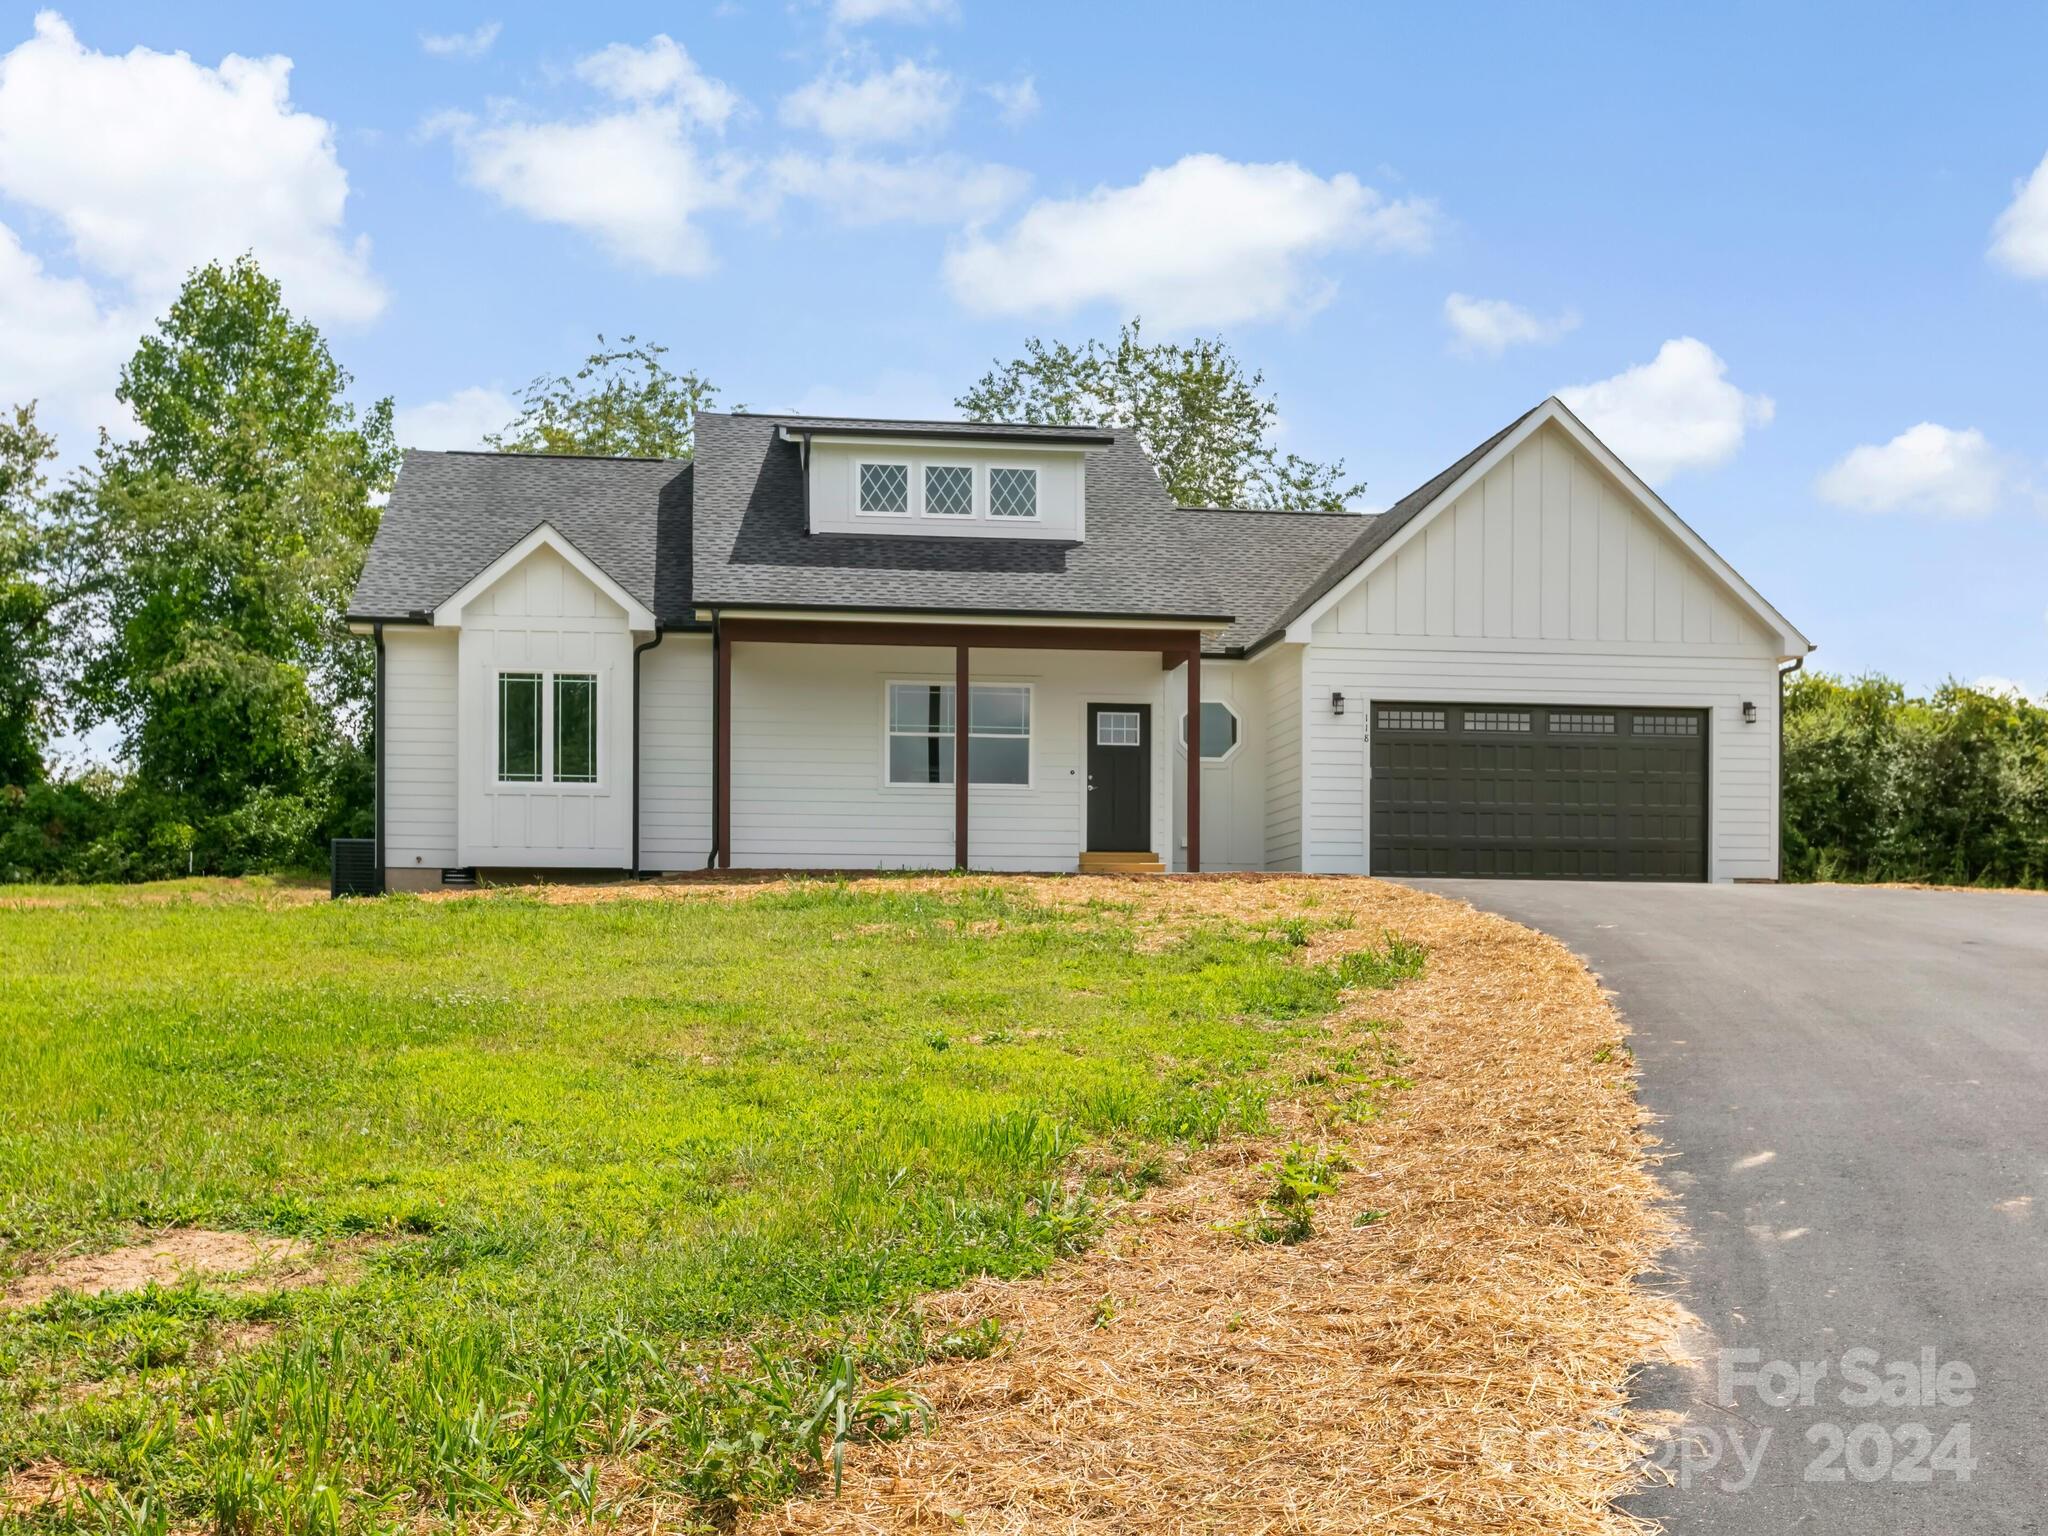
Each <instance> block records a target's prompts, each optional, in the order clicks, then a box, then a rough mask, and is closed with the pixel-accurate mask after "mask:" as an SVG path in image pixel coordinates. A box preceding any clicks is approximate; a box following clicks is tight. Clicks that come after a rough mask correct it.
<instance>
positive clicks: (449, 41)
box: [420, 21, 504, 59]
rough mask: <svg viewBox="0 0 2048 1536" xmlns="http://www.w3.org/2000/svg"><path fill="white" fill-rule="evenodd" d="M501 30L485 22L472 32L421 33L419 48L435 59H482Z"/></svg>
mask: <svg viewBox="0 0 2048 1536" xmlns="http://www.w3.org/2000/svg"><path fill="white" fill-rule="evenodd" d="M503 30H504V28H503V27H501V26H500V25H499V24H498V23H497V22H495V21H487V22H485V23H484V24H483V25H482V26H480V27H478V28H477V29H476V30H475V31H473V32H422V33H421V34H420V47H422V48H424V49H425V50H426V51H427V52H428V53H431V54H433V55H434V56H435V57H436V58H442V59H477V58H482V57H483V56H484V55H485V54H486V53H488V52H490V49H491V44H493V43H495V42H496V41H497V40H498V34H499V33H500V32H502V31H503Z"/></svg>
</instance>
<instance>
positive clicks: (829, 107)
mask: <svg viewBox="0 0 2048 1536" xmlns="http://www.w3.org/2000/svg"><path fill="white" fill-rule="evenodd" d="M959 102H960V92H959V88H958V87H957V86H955V85H954V83H953V77H952V76H951V75H949V74H947V73H946V71H944V70H943V69H927V68H925V67H924V66H923V65H921V64H917V63H914V62H913V61H911V60H909V59H903V60H901V61H899V62H898V64H897V65H896V67H895V68H894V69H892V70H889V71H888V72H887V73H883V72H882V71H880V70H875V71H872V72H871V73H869V74H867V75H866V76H864V77H862V78H861V79H858V80H855V79H852V78H850V77H848V76H847V75H845V74H842V73H840V72H838V71H837V70H828V71H827V72H826V73H824V74H822V75H820V76H819V77H818V78H817V79H815V80H813V81H811V82H810V83H809V84H807V85H804V86H802V87H800V88H799V89H797V90H795V91H792V92H791V93H790V94H789V95H787V96H785V97H784V98H783V99H782V120H783V121H784V122H785V123H787V124H789V125H790V126H791V127H792V128H814V129H816V130H817V131H818V132H819V133H822V134H823V135H825V137H826V138H828V139H834V140H837V141H838V142H840V143H849V144H851V143H871V144H901V143H905V142H907V141H909V140H911V139H921V138H928V137H930V136H932V135H934V134H937V133H940V132H943V131H944V129H945V127H946V124H947V123H948V122H950V121H951V120H952V117H953V109H954V108H955V107H956V106H958V105H959Z"/></svg>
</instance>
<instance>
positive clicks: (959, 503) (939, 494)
mask: <svg viewBox="0 0 2048 1536" xmlns="http://www.w3.org/2000/svg"><path fill="white" fill-rule="evenodd" d="M924 515H925V516H926V517H972V516H974V466H973V465H972V464H927V465H925V467H924Z"/></svg>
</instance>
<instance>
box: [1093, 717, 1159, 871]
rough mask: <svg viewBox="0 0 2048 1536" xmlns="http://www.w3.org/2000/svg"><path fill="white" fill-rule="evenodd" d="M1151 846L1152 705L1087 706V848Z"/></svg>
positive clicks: (1113, 850) (1103, 850) (1125, 849)
mask: <svg viewBox="0 0 2048 1536" xmlns="http://www.w3.org/2000/svg"><path fill="white" fill-rule="evenodd" d="M1151 846H1152V707H1151V706H1150V705H1149V704H1090V705H1089V706H1088V851H1089V852H1090V853H1138V852H1143V851H1146V850H1149V849H1150V848H1151Z"/></svg>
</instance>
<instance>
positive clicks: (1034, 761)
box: [881, 677, 1038, 795]
mask: <svg viewBox="0 0 2048 1536" xmlns="http://www.w3.org/2000/svg"><path fill="white" fill-rule="evenodd" d="M952 686H953V679H952V678H950V677H887V678H884V679H883V680H882V762H881V781H882V788H883V789H885V790H890V791H895V792H898V793H903V794H913V795H914V794H921V793H922V794H930V793H933V792H941V793H944V794H946V795H951V794H952V793H953V783H952V780H950V779H946V780H942V781H940V782H939V783H936V784H934V783H930V782H927V781H925V780H921V779H920V780H918V781H916V782H914V783H913V782H905V781H903V780H900V779H895V778H891V777H890V774H889V769H890V762H889V742H890V741H891V739H893V738H894V737H896V736H898V735H903V736H917V737H928V736H930V735H931V734H932V733H931V732H929V731H900V732H899V731H896V730H893V729H891V727H890V720H889V698H890V695H891V694H892V693H893V692H894V691H895V690H896V689H897V688H899V687H901V688H951V687H952ZM976 688H1021V689H1022V690H1023V691H1024V700H1025V704H1024V707H1025V711H1026V716H1025V718H1026V719H1027V721H1028V722H1029V724H1028V727H1027V729H1026V730H1025V733H1024V736H1023V741H1024V743H1025V751H1024V782H1023V783H1021V784H982V783H978V782H976V781H974V780H972V779H970V780H969V781H968V789H969V791H970V792H971V793H972V794H976V795H986V794H998V795H1001V794H1011V795H1014V794H1021V793H1024V792H1026V791H1029V790H1033V789H1036V788H1037V787H1038V685H1037V684H1036V683H1034V682H1028V681H1025V680H1023V679H1021V678H1009V677H984V678H981V679H979V680H970V681H969V683H968V702H969V708H970V710H971V709H972V705H973V691H974V690H975V689H976ZM970 718H971V715H970ZM953 725H954V729H955V730H957V729H958V728H959V726H960V709H959V705H958V703H957V702H956V703H955V705H954V709H953ZM967 734H968V737H969V746H968V751H969V754H970V757H971V755H972V753H973V745H972V738H973V737H974V736H975V735H976V734H979V735H982V736H985V737H989V738H991V739H994V740H998V741H1016V740H1017V739H1018V738H1017V737H1015V736H1010V735H999V734H997V733H995V732H992V731H982V732H979V733H977V732H975V731H972V730H970V731H969V732H968V733H967Z"/></svg>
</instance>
